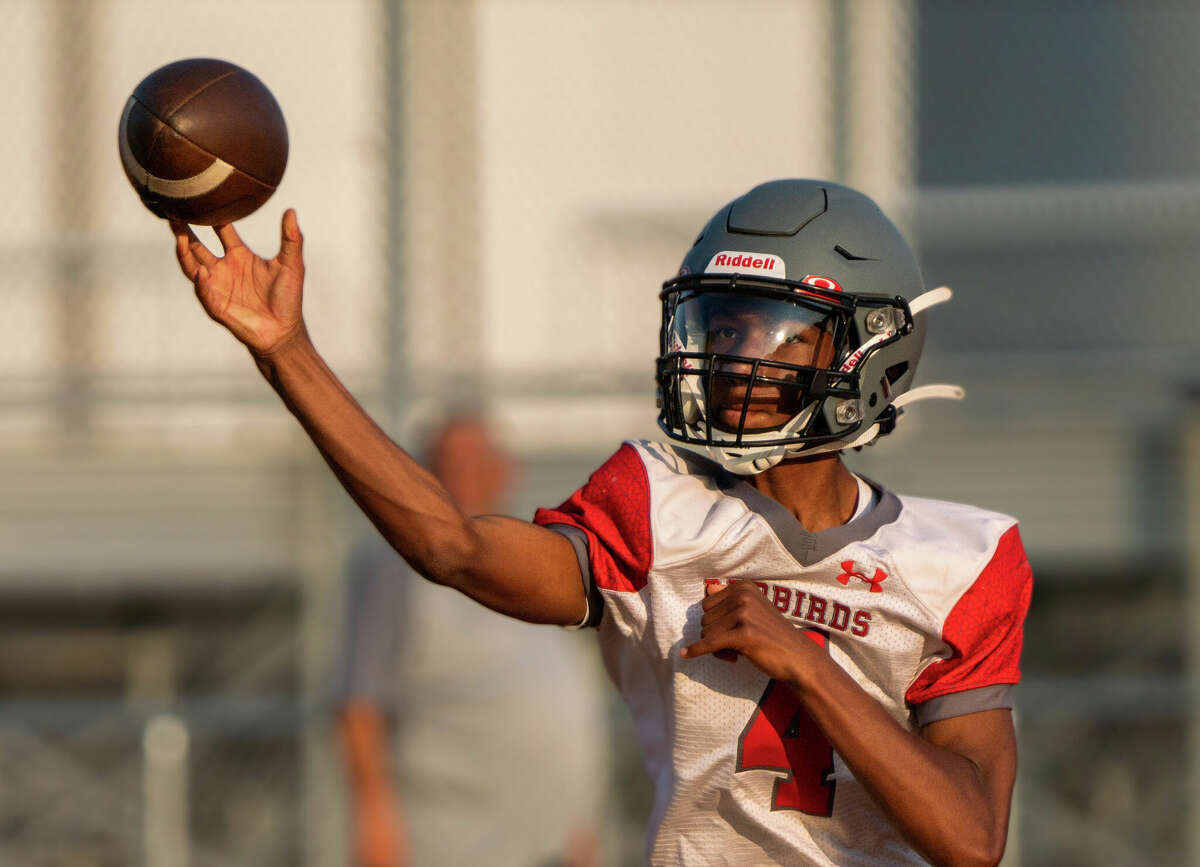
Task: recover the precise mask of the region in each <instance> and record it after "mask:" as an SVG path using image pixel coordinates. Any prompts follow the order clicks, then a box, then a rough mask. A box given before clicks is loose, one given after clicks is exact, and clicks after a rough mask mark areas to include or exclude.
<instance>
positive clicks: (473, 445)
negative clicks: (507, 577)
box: [339, 414, 608, 867]
mask: <svg viewBox="0 0 1200 867" xmlns="http://www.w3.org/2000/svg"><path fill="white" fill-rule="evenodd" d="M425 451H426V461H425V463H426V466H428V467H429V469H430V471H431V472H432V473H433V475H434V477H436V478H437V479H438V480H439V481H440V482H441V484H442V485H443V486H444V487H445V490H446V494H447V495H448V496H449V497H450V498H451V499H452V500H453V501H454V502H455V503H456V504H457V505H458V507H459V508H461V509H462V510H463V512H464V513H466V514H468V515H486V514H493V513H496V512H498V511H500V510H502V509H503V508H504V506H505V505H507V503H506V498H507V497H508V495H509V491H510V490H511V487H512V482H513V476H514V471H515V469H516V467H515V464H514V461H513V459H512V458H511V457H510V456H509V455H508V454H507V453H506V452H505V451H504V450H503V449H502V448H501V447H500V445H499V444H498V443H497V441H496V439H495V437H494V436H493V434H492V433H491V431H490V430H489V429H488V427H487V425H486V424H485V422H484V421H483V420H482V419H481V418H478V417H475V416H471V415H466V414H456V415H452V416H450V417H449V418H447V419H446V420H444V421H443V422H441V423H440V424H439V425H438V426H437V427H436V429H435V430H433V432H432V435H431V436H430V437H429V438H428V439H427V442H426V444H425ZM349 573H350V574H349V586H348V600H349V602H348V612H347V613H348V617H347V629H346V632H345V637H344V646H345V654H344V668H343V679H342V684H341V687H340V690H339V693H340V698H341V712H340V729H341V735H342V740H343V747H344V755H345V759H346V765H347V770H348V774H349V779H350V784H351V792H352V798H353V804H352V807H353V812H354V822H353V829H354V837H355V852H356V857H357V858H358V863H359V864H361V865H362V867H397V865H408V864H412V865H417V867H424V865H445V867H457V865H462V864H488V865H512V867H538V865H545V867H549V865H570V867H590V865H593V864H596V863H597V842H598V830H599V828H598V823H599V821H600V816H601V813H602V809H603V805H604V800H605V798H606V795H607V791H606V780H605V761H604V753H605V752H606V750H607V734H608V733H607V727H606V724H605V711H604V706H603V702H602V700H601V699H600V696H599V691H598V689H597V686H598V684H597V683H596V680H595V677H594V668H593V666H591V665H590V664H589V660H587V659H586V658H584V657H583V656H582V655H581V654H584V653H586V651H587V649H588V648H587V647H586V646H583V647H581V646H580V644H579V642H578V641H577V640H576V638H577V637H576V636H572V635H568V634H566V633H560V632H555V631H550V630H541V629H536V628H534V627H531V626H529V625H527V624H523V623H520V622H518V621H516V620H510V619H507V618H498V617H496V616H495V614H493V613H492V612H490V611H488V610H487V609H486V608H483V607H482V606H480V605H478V604H476V603H475V602H473V601H472V600H471V599H469V598H467V597H466V596H462V595H460V594H457V593H453V592H450V591H449V590H447V589H446V588H442V587H438V586H437V585H435V584H431V583H429V582H427V581H424V580H422V579H421V577H420V576H419V575H417V574H416V573H415V572H414V571H413V570H412V569H411V568H410V567H409V566H408V565H407V564H406V563H405V562H404V561H403V560H402V559H401V558H400V556H399V555H398V554H396V552H395V551H393V550H392V549H391V548H389V547H388V546H387V545H386V544H385V543H384V542H383V540H382V539H379V538H378V537H375V538H373V539H371V540H369V541H367V542H365V543H363V544H362V545H360V546H359V548H358V550H357V551H356V552H355V554H354V556H353V557H352V558H351V564H350V569H349Z"/></svg>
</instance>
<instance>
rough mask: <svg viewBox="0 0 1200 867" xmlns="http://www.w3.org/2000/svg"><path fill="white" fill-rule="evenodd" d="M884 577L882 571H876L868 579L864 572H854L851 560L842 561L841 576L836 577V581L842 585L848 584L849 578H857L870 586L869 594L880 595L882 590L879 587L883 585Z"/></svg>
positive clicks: (885, 574) (885, 575)
mask: <svg viewBox="0 0 1200 867" xmlns="http://www.w3.org/2000/svg"><path fill="white" fill-rule="evenodd" d="M886 577H887V573H886V572H884V571H883V570H882V569H876V570H875V574H874V575H873V576H871V577H870V578H868V577H867V575H866V573H865V572H858V571H856V570H855V568H854V561H853V560H843V561H842V574H841V575H838V576H837V580H838V581H840V582H841V583H842V584H849V583H850V579H851V578H857V579H858V580H859V581H863V582H865V583H867V584H870V585H871V589H870V592H872V593H882V592H883V588H882V587H880V586H879V585H880V584H882V583H883V579H884V578H886Z"/></svg>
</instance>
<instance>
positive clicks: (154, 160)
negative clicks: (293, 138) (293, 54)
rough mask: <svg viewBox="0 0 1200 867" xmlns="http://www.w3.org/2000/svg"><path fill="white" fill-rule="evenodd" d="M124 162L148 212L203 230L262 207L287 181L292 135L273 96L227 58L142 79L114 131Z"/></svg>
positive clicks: (192, 62) (172, 67) (180, 64)
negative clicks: (285, 171)
mask: <svg viewBox="0 0 1200 867" xmlns="http://www.w3.org/2000/svg"><path fill="white" fill-rule="evenodd" d="M117 142H118V145H119V148H120V152H121V165H122V166H123V167H124V168H125V174H126V176H128V178H129V182H130V183H131V184H133V188H134V189H135V190H137V192H138V195H139V196H141V197H142V202H143V203H145V205H146V207H147V208H149V209H150V210H151V211H153V212H154V213H155V214H157V215H158V216H160V217H166V218H173V219H178V220H183V221H185V222H188V223H194V224H197V225H203V226H215V225H218V224H220V223H232V222H233V221H234V220H240V219H241V218H242V217H245V216H246V215H247V214H250V213H251V212H253V211H254V210H255V209H257V208H258V207H260V206H261V205H262V204H263V203H264V202H265V201H266V200H267V199H269V198H270V197H271V194H272V193H274V192H275V188H276V187H278V186H279V182H280V180H281V179H282V178H283V170H284V167H285V166H286V165H287V156H288V134H287V125H286V124H285V123H284V120H283V112H282V111H281V110H280V108H279V103H278V102H276V101H275V97H274V96H272V95H271V91H269V90H268V89H267V87H266V85H264V84H263V83H262V82H261V81H259V80H258V79H257V78H255V77H254V76H253V75H252V74H250V73H249V72H247V71H246V70H245V69H242V68H241V67H240V66H235V65H234V64H232V63H229V62H227V61H224V60H213V59H209V58H192V59H189V60H177V61H176V62H174V63H168V64H167V65H166V66H163V67H161V68H159V69H156V70H155V71H154V72H152V73H150V74H149V75H148V76H146V78H144V79H143V80H142V83H141V84H139V85H138V86H137V87H136V88H134V91H133V95H132V96H130V97H129V101H128V102H126V103H125V110H124V111H123V112H122V113H121V124H120V127H119V128H118V131H117Z"/></svg>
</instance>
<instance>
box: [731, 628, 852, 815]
mask: <svg viewBox="0 0 1200 867" xmlns="http://www.w3.org/2000/svg"><path fill="white" fill-rule="evenodd" d="M805 633H806V634H807V635H808V637H809V638H811V639H812V640H813V641H815V642H817V644H819V645H821V647H827V646H828V645H827V643H826V639H827V636H826V635H825V633H824V632H821V631H818V630H815V629H806V630H805ZM735 770H737V771H750V770H768V771H781V772H783V773H785V774H787V776H784V777H781V778H779V779H777V780H776V781H775V792H774V794H773V795H772V796H771V809H772V810H799V811H800V812H802V813H808V814H809V815H810V816H831V815H833V793H834V789H835V788H836V786H837V783H836V782H835V781H834V780H833V779H831V775H832V774H833V747H831V746H830V745H829V741H827V740H826V739H825V735H824V734H823V733H822V732H821V730H820V729H819V728H817V724H816V723H815V722H813V720H812V717H810V716H809V715H808V711H806V710H805V709H804V706H803V705H802V704H801V703H800V699H799V698H797V697H796V694H795V693H794V692H792V691H791V690H790V689H788V687H787V686H786V685H785V684H782V683H780V682H779V681H777V680H772V681H770V682H769V683H768V684H767V689H766V691H765V692H763V694H762V698H760V699H759V700H758V709H757V710H756V711H755V712H754V716H752V717H751V718H750V722H749V723H747V724H746V729H745V731H743V732H742V736H741V738H740V739H739V740H738V758H737V767H736V769H735Z"/></svg>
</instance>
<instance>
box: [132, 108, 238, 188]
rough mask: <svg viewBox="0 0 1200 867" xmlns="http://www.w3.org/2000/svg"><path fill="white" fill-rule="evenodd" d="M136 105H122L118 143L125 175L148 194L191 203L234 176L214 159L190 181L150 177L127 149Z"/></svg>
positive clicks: (227, 165) (226, 167)
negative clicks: (131, 115) (130, 123)
mask: <svg viewBox="0 0 1200 867" xmlns="http://www.w3.org/2000/svg"><path fill="white" fill-rule="evenodd" d="M136 102H137V100H135V99H133V98H132V97H130V99H129V102H127V103H126V104H125V112H124V113H123V114H122V115H121V134H120V135H119V136H117V138H118V139H119V140H120V141H119V145H120V149H121V162H122V163H124V164H125V171H127V172H129V174H130V175H132V176H133V177H135V178H136V179H137V180H138V182H139V183H140V184H141V185H142V186H144V187H145V188H146V189H148V190H149V191H150V192H152V193H156V194H158V195H160V196H165V197H166V198H168V199H190V198H193V197H195V196H202V195H204V194H205V193H209V192H212V191H213V190H215V189H216V188H217V187H219V186H220V185H221V184H222V182H223V181H224V180H225V179H226V178H227V177H229V176H230V175H231V174H233V166H231V165H230V164H229V163H227V162H225V161H224V160H222V159H218V158H216V157H213V161H212V164H211V165H210V166H209V167H208V168H206V169H205V170H204V171H202V172H200V173H199V174H195V175H192V176H191V177H190V178H178V179H172V178H160V177H158V175H152V174H150V172H148V171H146V169H145V167H144V166H142V164H141V163H139V162H138V161H137V157H135V156H134V155H133V151H132V150H130V148H129V136H128V134H127V129H126V127H127V126H128V124H129V113H130V112H131V111H133V106H134V104H135V103H136Z"/></svg>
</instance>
